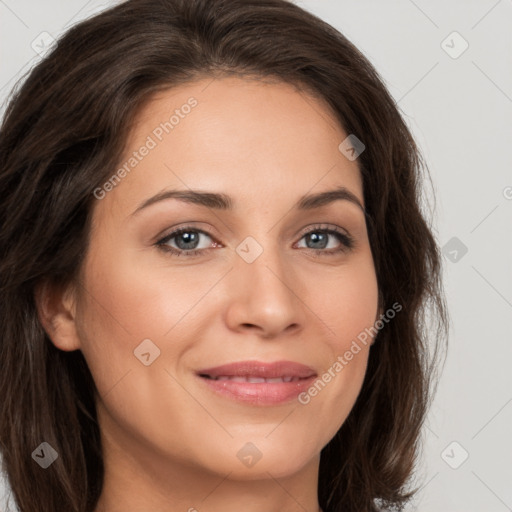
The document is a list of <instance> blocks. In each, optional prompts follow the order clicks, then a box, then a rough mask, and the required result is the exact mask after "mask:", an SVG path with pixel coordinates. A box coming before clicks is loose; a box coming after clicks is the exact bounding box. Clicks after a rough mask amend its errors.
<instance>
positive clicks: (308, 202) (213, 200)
mask: <svg viewBox="0 0 512 512" xmlns="http://www.w3.org/2000/svg"><path fill="white" fill-rule="evenodd" d="M168 199H177V200H178V201H183V202H186V203H191V204H197V205H199V206H205V207H206V208H212V209H216V210H232V209H233V205H234V202H233V199H232V198H231V197H230V196H228V195H226V194H222V193H215V192H202V191H199V190H165V191H163V192H160V193H159V194H156V195H154V196H152V197H150V198H149V199H146V200H145V201H144V202H143V203H142V204H140V205H139V206H138V208H137V209H136V210H135V211H134V212H133V213H132V214H131V215H132V216H133V215H135V214H137V213H138V212H140V211H141V210H143V209H145V208H148V207H149V206H151V205H153V204H155V203H158V202H160V201H165V200H168ZM334 201H349V202H350V203H353V204H355V205H356V206H358V207H359V208H360V209H361V210H362V211H363V213H364V214H365V215H366V210H365V209H364V206H363V205H362V204H361V202H360V201H359V199H358V198H357V196H356V195H355V194H354V193H353V192H351V191H350V190H348V189H347V188H346V187H338V188H336V189H334V190H327V191H325V192H319V193H316V194H306V195H304V196H302V197H301V198H300V199H299V200H298V201H297V203H296V204H295V208H296V209H298V210H313V209H315V208H320V207H322V206H325V205H328V204H330V203H332V202H334Z"/></svg>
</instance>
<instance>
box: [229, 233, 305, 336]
mask: <svg viewBox="0 0 512 512" xmlns="http://www.w3.org/2000/svg"><path fill="white" fill-rule="evenodd" d="M256 236H257V237H258V239H259V240H257V239H256ZM256 236H254V237H253V236H248V237H246V238H245V239H244V240H243V241H242V242H241V243H240V244H239V245H238V246H237V247H236V253H237V254H236V258H235V265H234V269H233V273H232V276H231V279H233V280H234V290H236V292H235V293H233V294H232V295H231V297H232V301H231V302H232V304H231V306H232V307H233V311H237V312H238V313H236V314H235V315H234V317H235V318H236V323H237V324H244V325H247V324H251V325H256V326H258V327H260V328H261V329H263V330H264V331H267V332H268V334H269V333H270V332H272V333H274V334H276V333H278V332H279V331H280V330H284V329H286V328H287V327H288V326H289V325H291V324H296V323H298V321H299V314H300V312H299V308H300V304H299V303H300V301H298V299H297V297H296V296H295V293H294V291H293V283H292V282H291V280H292V277H291V276H292V269H291V268H290V267H287V265H288V263H287V262H286V259H285V258H286V254H285V251H282V250H281V248H280V246H279V243H278V242H277V241H275V240H273V236H272V232H271V233H265V234H261V235H256ZM233 301H234V302H233Z"/></svg>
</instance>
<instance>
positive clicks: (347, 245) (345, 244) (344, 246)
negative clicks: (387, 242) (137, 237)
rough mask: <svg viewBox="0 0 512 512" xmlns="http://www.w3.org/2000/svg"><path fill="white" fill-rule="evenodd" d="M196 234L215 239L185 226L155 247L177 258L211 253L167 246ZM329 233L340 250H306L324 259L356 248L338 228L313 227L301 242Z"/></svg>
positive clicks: (304, 234)
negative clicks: (186, 234) (189, 234)
mask: <svg viewBox="0 0 512 512" xmlns="http://www.w3.org/2000/svg"><path fill="white" fill-rule="evenodd" d="M191 231H192V232H195V233H202V234H204V235H206V236H209V237H210V238H212V239H213V237H212V236H211V235H210V234H209V233H207V232H206V231H203V230H202V229H197V228H195V227H193V226H185V227H183V228H179V229H177V230H175V231H173V232H172V233H169V234H168V235H166V236H165V237H164V238H161V239H160V240H158V241H157V242H156V243H155V246H157V247H158V248H159V249H160V250H162V251H164V252H166V253H171V254H173V255H175V256H183V255H184V256H186V257H189V258H190V257H194V256H198V255H200V254H201V253H206V252H209V251H210V250H211V249H212V247H209V248H207V249H190V250H184V249H176V248H174V247H170V246H168V245H166V243H167V242H169V241H170V240H172V239H173V238H175V237H177V236H179V235H181V234H183V233H189V232H191ZM318 232H322V233H327V234H329V235H335V236H336V237H337V238H338V240H339V241H340V242H341V246H340V247H339V248H338V249H331V250H325V249H311V248H306V250H308V251H311V252H312V254H313V255H314V256H315V257H323V256H336V255H338V254H340V253H342V252H348V251H350V250H352V249H353V248H354V245H355V242H354V239H353V238H352V237H351V236H350V235H348V234H347V233H344V232H342V231H341V230H339V229H338V228H332V227H330V228H324V227H322V226H313V228H312V229H310V230H309V231H306V232H305V233H302V236H301V237H300V240H302V239H303V238H304V237H305V236H307V235H310V234H312V233H318Z"/></svg>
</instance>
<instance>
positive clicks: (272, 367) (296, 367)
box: [197, 361, 316, 379]
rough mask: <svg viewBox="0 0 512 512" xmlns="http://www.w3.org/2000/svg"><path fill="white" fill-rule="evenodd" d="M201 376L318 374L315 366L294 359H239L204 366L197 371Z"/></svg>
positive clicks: (268, 376) (294, 375)
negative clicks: (218, 364) (314, 368)
mask: <svg viewBox="0 0 512 512" xmlns="http://www.w3.org/2000/svg"><path fill="white" fill-rule="evenodd" d="M197 374H198V375H200V376H209V377H221V376H227V377H263V378H267V379H272V378H277V377H300V378H307V377H312V376H316V372H315V370H313V368H311V367H309V366H306V365H304V364H300V363H295V362H293V361H275V362H272V363H265V362H263V361H237V362H235V363H229V364H223V365H222V366H215V367H212V368H204V369H203V370H199V371H198V372H197Z"/></svg>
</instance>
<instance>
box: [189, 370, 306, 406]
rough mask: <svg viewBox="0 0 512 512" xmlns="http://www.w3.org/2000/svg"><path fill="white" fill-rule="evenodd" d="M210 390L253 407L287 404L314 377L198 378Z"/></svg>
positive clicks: (304, 389) (303, 389) (304, 388)
mask: <svg viewBox="0 0 512 512" xmlns="http://www.w3.org/2000/svg"><path fill="white" fill-rule="evenodd" d="M198 377H199V379H201V380H202V381H203V382H204V383H205V384H206V385H207V386H208V387H209V388H210V389H212V390H213V391H215V392H216V393H219V394H220V395H223V396H226V397H228V398H232V399H234V400H238V401H241V402H245V403H249V404H254V405H276V404H282V403H285V402H289V401H290V400H294V399H296V398H297V395H299V394H300V393H302V392H303V391H306V389H308V388H309V386H311V384H312V383H313V382H314V380H315V379H316V376H315V375H313V376H312V377H308V378H307V379H300V380H298V381H295V382H272V383H271V382H235V381H232V380H214V379H208V378H206V377H200V376H198Z"/></svg>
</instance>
